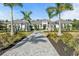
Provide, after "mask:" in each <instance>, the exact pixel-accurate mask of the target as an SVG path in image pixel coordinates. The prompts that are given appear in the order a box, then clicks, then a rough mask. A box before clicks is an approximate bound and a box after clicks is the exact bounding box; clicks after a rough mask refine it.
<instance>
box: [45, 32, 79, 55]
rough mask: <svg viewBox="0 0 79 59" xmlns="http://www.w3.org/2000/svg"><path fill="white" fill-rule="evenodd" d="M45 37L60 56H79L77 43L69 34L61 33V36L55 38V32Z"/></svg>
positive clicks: (78, 44)
mask: <svg viewBox="0 0 79 59" xmlns="http://www.w3.org/2000/svg"><path fill="white" fill-rule="evenodd" d="M47 37H48V38H49V41H50V42H51V43H52V45H53V46H54V47H55V49H56V50H57V51H58V53H59V54H60V55H61V56H72V55H79V43H78V42H77V39H74V37H73V35H72V34H71V33H68V32H63V35H62V36H57V33H56V32H50V33H49V34H48V35H47Z"/></svg>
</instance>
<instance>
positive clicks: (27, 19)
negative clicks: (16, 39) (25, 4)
mask: <svg viewBox="0 0 79 59" xmlns="http://www.w3.org/2000/svg"><path fill="white" fill-rule="evenodd" d="M21 13H22V14H23V16H24V17H23V18H24V20H26V21H28V22H29V23H30V29H31V30H32V25H31V17H30V15H31V14H32V12H31V11H29V12H27V11H21Z"/></svg>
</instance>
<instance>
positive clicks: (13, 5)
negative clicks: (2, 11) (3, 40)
mask: <svg viewBox="0 0 79 59" xmlns="http://www.w3.org/2000/svg"><path fill="white" fill-rule="evenodd" d="M3 5H4V6H9V7H10V8H11V33H10V34H11V36H12V35H13V34H14V31H13V8H14V7H15V6H20V7H22V6H23V5H22V4H21V3H4V4H3Z"/></svg>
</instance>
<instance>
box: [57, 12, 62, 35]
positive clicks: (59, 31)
mask: <svg viewBox="0 0 79 59" xmlns="http://www.w3.org/2000/svg"><path fill="white" fill-rule="evenodd" d="M61 35H62V33H61V15H60V13H59V30H58V36H61Z"/></svg>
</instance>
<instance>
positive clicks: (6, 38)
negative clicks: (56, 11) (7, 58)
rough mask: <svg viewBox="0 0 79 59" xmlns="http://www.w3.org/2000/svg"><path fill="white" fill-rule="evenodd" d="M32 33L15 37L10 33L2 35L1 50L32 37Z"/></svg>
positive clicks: (0, 37)
mask: <svg viewBox="0 0 79 59" xmlns="http://www.w3.org/2000/svg"><path fill="white" fill-rule="evenodd" d="M31 33H32V32H18V33H17V34H14V35H13V36H10V33H5V32H3V33H0V48H7V47H8V46H10V45H12V44H15V43H16V42H18V41H20V40H22V39H23V38H25V37H27V36H28V35H30V34H31Z"/></svg>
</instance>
